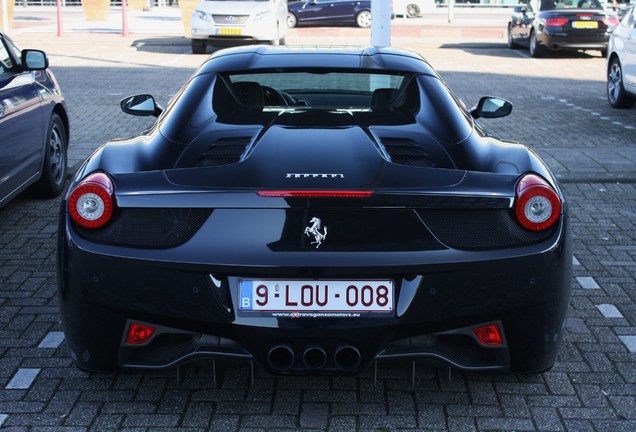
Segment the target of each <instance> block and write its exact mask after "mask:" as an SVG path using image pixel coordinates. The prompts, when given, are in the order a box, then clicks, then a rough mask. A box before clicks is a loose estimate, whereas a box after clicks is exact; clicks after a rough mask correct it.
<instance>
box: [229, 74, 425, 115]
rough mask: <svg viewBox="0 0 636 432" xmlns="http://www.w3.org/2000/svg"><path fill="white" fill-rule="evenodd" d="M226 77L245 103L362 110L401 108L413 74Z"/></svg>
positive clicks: (253, 75) (233, 90)
mask: <svg viewBox="0 0 636 432" xmlns="http://www.w3.org/2000/svg"><path fill="white" fill-rule="evenodd" d="M222 78H223V81H224V82H225V83H226V85H227V86H228V88H229V89H231V92H232V93H233V94H234V96H235V98H236V99H237V100H238V101H239V102H241V103H242V104H244V105H263V106H264V107H293V106H304V107H314V108H328V109H362V110H365V109H371V108H373V107H376V108H377V107H381V106H383V105H384V106H386V108H388V107H389V106H391V107H393V108H395V107H397V106H398V105H399V104H400V103H403V102H404V100H405V97H404V96H405V95H404V94H405V93H406V92H407V91H408V90H409V89H408V84H409V82H410V81H411V75H410V74H404V73H366V72H360V71H359V70H357V71H352V72H342V71H338V72H327V71H286V72H265V73H235V74H227V75H224V76H222ZM411 90H412V89H411ZM415 91H416V90H415Z"/></svg>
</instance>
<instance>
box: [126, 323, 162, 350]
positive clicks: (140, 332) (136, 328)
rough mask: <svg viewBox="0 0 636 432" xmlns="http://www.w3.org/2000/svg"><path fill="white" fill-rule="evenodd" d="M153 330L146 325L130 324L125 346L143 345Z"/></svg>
mask: <svg viewBox="0 0 636 432" xmlns="http://www.w3.org/2000/svg"><path fill="white" fill-rule="evenodd" d="M155 330H156V329H155V328H154V327H153V326H149V325H147V324H141V323H131V324H130V325H129V326H128V333H127V334H126V344H127V345H143V344H145V343H146V342H148V341H149V340H150V338H151V337H152V335H153V334H154V333H155Z"/></svg>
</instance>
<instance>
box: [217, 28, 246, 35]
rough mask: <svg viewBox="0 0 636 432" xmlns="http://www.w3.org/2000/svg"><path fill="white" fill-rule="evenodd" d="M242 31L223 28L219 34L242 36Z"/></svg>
mask: <svg viewBox="0 0 636 432" xmlns="http://www.w3.org/2000/svg"><path fill="white" fill-rule="evenodd" d="M242 33H243V32H242V30H241V29H240V28H221V29H219V30H218V34H221V35H234V36H236V35H240V34H242Z"/></svg>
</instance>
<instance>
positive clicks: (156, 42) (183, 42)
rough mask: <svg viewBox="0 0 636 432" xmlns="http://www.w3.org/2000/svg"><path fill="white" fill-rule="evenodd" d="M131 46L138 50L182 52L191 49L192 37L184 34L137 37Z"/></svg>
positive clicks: (166, 52) (165, 52)
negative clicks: (189, 37)
mask: <svg viewBox="0 0 636 432" xmlns="http://www.w3.org/2000/svg"><path fill="white" fill-rule="evenodd" d="M130 46H131V47H133V48H136V49H137V51H144V52H152V53H164V54H181V53H184V52H188V51H189V50H190V39H188V38H186V37H183V36H166V37H150V38H143V39H136V40H134V41H133V42H132V43H131V44H130Z"/></svg>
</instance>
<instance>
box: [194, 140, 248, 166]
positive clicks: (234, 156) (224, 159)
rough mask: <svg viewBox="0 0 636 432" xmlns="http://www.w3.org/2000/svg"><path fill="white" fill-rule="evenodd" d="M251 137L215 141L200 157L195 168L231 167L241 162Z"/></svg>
mask: <svg viewBox="0 0 636 432" xmlns="http://www.w3.org/2000/svg"><path fill="white" fill-rule="evenodd" d="M251 140H252V138H251V137H238V138H222V139H220V140H218V141H215V142H214V143H213V144H212V145H211V146H210V147H209V148H208V150H207V151H206V152H205V153H203V154H202V155H201V158H200V159H199V161H198V162H197V166H200V167H202V166H223V165H232V164H235V163H237V162H239V161H240V160H241V156H242V155H243V153H244V152H245V149H246V148H247V146H248V145H249V143H250V142H251Z"/></svg>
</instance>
